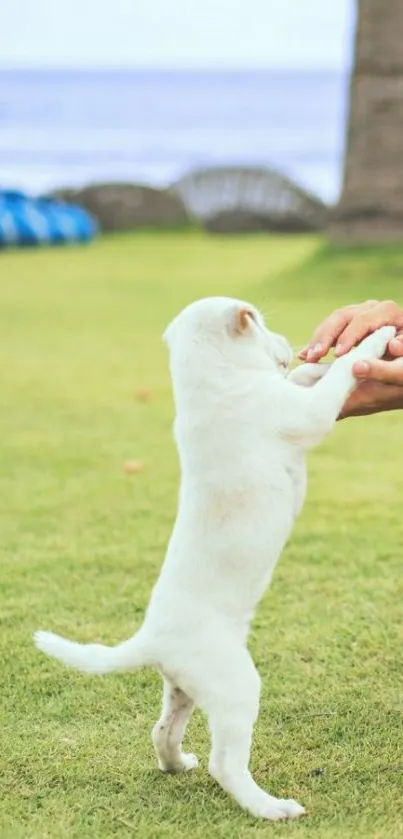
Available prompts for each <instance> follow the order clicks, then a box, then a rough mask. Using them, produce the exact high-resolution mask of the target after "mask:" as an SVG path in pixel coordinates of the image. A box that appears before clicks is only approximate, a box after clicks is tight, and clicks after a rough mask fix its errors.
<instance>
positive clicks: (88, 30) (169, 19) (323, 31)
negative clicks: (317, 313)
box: [0, 0, 355, 69]
mask: <svg viewBox="0 0 403 839" xmlns="http://www.w3.org/2000/svg"><path fill="white" fill-rule="evenodd" d="M354 7H355V0H0V20H1V25H0V65H2V66H8V67H17V66H27V67H32V66H37V67H97V68H98V67H106V68H108V67H123V68H126V67H161V68H169V67H173V68H174V67H203V68H208V67H211V68H242V69H244V68H249V67H250V68H253V67H279V68H286V67H289V68H311V67H312V68H318V69H319V68H320V69H322V68H329V69H344V68H346V67H348V66H349V62H350V55H351V43H352V30H353V18H354Z"/></svg>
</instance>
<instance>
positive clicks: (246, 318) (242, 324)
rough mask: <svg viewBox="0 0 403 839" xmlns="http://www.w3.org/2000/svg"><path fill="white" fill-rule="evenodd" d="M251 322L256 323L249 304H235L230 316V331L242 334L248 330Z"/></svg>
mask: <svg viewBox="0 0 403 839" xmlns="http://www.w3.org/2000/svg"><path fill="white" fill-rule="evenodd" d="M252 323H256V317H255V313H254V311H253V310H252V309H251V308H250V306H237V307H236V309H235V312H233V316H232V321H231V332H233V333H235V334H238V335H244V334H246V333H247V332H248V331H249V329H250V328H251V326H252Z"/></svg>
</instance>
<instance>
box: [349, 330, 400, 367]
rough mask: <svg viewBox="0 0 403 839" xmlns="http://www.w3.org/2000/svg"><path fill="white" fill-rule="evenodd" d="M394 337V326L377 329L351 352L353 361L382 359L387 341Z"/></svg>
mask: <svg viewBox="0 0 403 839" xmlns="http://www.w3.org/2000/svg"><path fill="white" fill-rule="evenodd" d="M395 335H396V329H395V327H394V326H382V327H381V329H377V330H376V331H375V332H373V333H372V335H368V337H367V338H364V340H363V341H362V342H361V344H360V345H359V346H358V347H356V349H355V350H353V353H354V356H355V359H354V360H355V361H372V360H373V359H375V358H382V357H383V356H384V355H385V352H386V350H387V347H388V344H389V341H391V340H392V338H394V337H395Z"/></svg>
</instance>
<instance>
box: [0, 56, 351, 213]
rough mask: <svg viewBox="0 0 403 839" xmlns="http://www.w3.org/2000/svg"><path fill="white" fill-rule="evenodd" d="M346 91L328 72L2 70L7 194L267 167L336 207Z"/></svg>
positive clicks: (0, 172) (0, 126)
mask: <svg viewBox="0 0 403 839" xmlns="http://www.w3.org/2000/svg"><path fill="white" fill-rule="evenodd" d="M346 89H347V79H346V77H345V76H344V75H342V74H337V73H333V72H328V71H325V72H317V71H316V72H306V71H301V72H295V71H292V72H291V71H290V72H283V71H281V72H279V71H270V70H267V71H250V72H240V71H239V72H226V71H221V72H210V71H205V72H203V71H172V72H162V71H85V72H84V71H38V70H32V71H26V70H24V71H5V70H0V188H4V187H7V188H10V187H12V188H18V189H20V188H22V189H26V190H28V191H30V192H33V193H37V192H40V191H43V190H46V189H49V188H51V187H55V186H70V185H82V184H84V183H87V182H88V181H94V180H96V181H99V180H128V179H130V180H135V181H141V182H145V183H151V184H154V185H166V184H168V183H169V182H170V181H172V180H173V179H175V178H177V177H178V176H180V175H181V174H183V173H184V172H186V171H187V170H189V169H191V168H192V167H195V166H200V165H213V164H214V165H215V164H228V163H237V164H258V165H262V164H265V165H269V166H275V167H277V168H279V169H281V170H282V171H283V172H284V173H285V174H288V175H289V176H291V177H293V178H295V179H296V180H297V181H298V182H299V183H300V184H301V185H302V186H305V187H308V188H309V189H311V190H312V191H313V192H316V193H317V194H318V195H320V196H321V197H322V198H324V199H325V200H328V201H332V200H334V199H336V197H337V194H338V191H339V188H340V179H341V161H342V149H343V136H344V121H345V109H346Z"/></svg>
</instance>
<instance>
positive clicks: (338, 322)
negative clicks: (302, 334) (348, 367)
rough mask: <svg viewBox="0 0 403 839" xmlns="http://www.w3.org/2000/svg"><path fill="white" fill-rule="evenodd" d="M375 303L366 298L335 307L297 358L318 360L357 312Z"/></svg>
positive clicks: (375, 301)
mask: <svg viewBox="0 0 403 839" xmlns="http://www.w3.org/2000/svg"><path fill="white" fill-rule="evenodd" d="M377 304H378V301H377V300H367V301H366V302H365V303H360V304H358V305H356V304H354V305H351V306H345V307H344V308H343V309H336V310H335V311H334V312H332V314H331V315H328V317H327V318H325V320H324V321H322V323H321V324H320V325H319V326H318V327H317V329H315V332H314V334H313V336H312V338H311V340H310V341H309V343H308V344H307V345H306V346H305V347H304V348H303V349H302V350H301V352H300V353H298V355H299V358H302V359H303V360H307V361H319V359H320V358H323V356H325V355H326V354H327V353H328V352H329V350H330V348H331V347H332V346H333V345H334V344H335V343H336V341H337V340H338V338H339V335H341V334H342V333H343V332H344V330H345V329H346V327H347V326H348V325H349V323H351V321H352V320H353V318H354V317H355V316H356V315H357V314H358V313H360V312H365V311H367V309H370V308H372V307H373V306H376V305H377Z"/></svg>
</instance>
